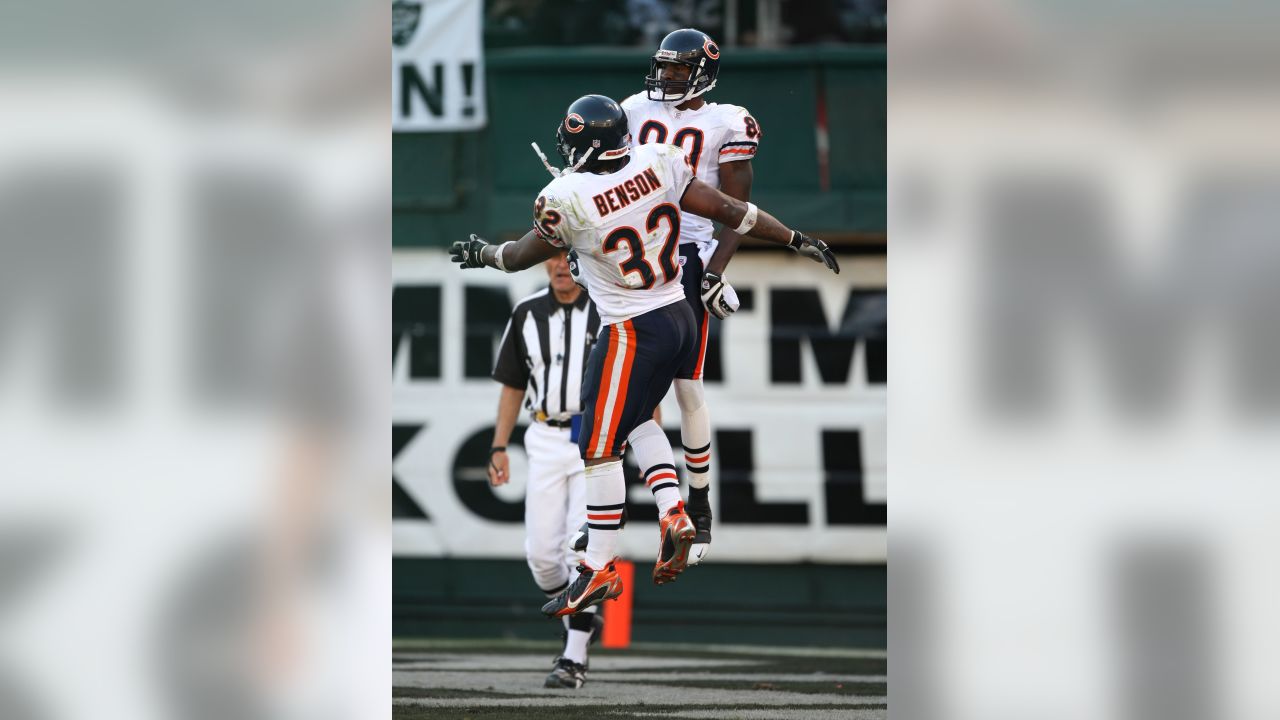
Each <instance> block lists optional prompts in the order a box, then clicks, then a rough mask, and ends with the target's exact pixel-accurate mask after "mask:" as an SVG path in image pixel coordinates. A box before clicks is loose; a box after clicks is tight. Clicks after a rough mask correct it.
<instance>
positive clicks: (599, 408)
mask: <svg viewBox="0 0 1280 720" xmlns="http://www.w3.org/2000/svg"><path fill="white" fill-rule="evenodd" d="M617 355H618V333H617V327H616V326H615V327H614V332H611V333H609V349H608V351H606V353H605V356H604V366H603V367H602V368H601V370H600V387H599V388H598V389H597V390H596V407H595V417H594V418H592V420H593V421H594V427H592V428H591V441H590V442H588V443H587V457H593V458H594V457H605V456H603V455H596V445H598V444H599V442H600V432H601V431H602V430H604V429H605V425H606V423H605V418H604V406H605V403H606V402H607V401H608V400H609V378H610V377H612V376H613V363H614V361H615V360H616V359H617Z"/></svg>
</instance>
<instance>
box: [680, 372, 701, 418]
mask: <svg viewBox="0 0 1280 720" xmlns="http://www.w3.org/2000/svg"><path fill="white" fill-rule="evenodd" d="M675 388H676V403H678V404H679V405H680V409H681V410H682V411H684V412H693V411H695V410H699V409H701V408H702V406H704V405H706V403H707V401H706V397H705V396H704V395H703V392H702V381H701V380H684V379H681V378H677V379H676V381H675Z"/></svg>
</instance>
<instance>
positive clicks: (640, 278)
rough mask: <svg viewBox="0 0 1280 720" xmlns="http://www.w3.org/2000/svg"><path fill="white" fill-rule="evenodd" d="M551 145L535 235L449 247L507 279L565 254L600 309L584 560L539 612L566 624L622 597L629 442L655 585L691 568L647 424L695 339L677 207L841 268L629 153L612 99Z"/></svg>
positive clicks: (650, 158)
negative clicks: (553, 153)
mask: <svg viewBox="0 0 1280 720" xmlns="http://www.w3.org/2000/svg"><path fill="white" fill-rule="evenodd" d="M556 138H557V149H558V150H559V152H560V155H561V157H563V158H564V161H565V162H566V163H567V166H566V167H565V168H564V169H563V170H557V169H555V168H552V167H551V166H550V164H549V163H548V164H547V167H548V170H551V171H552V175H554V176H556V177H555V179H554V180H552V181H551V182H550V183H549V184H548V185H547V186H546V187H545V188H543V190H542V192H540V193H539V194H538V198H537V200H536V201H535V203H534V207H533V230H532V231H530V232H528V233H526V234H525V235H524V237H522V238H521V239H519V240H516V241H513V242H507V243H503V244H501V245H490V244H489V243H487V242H485V241H484V240H483V239H481V238H479V237H476V236H475V235H472V236H471V238H470V239H469V240H465V241H460V242H456V243H454V244H453V245H452V246H451V248H450V253H451V255H452V256H453V261H454V262H456V263H459V264H461V266H462V268H464V269H465V268H478V267H493V268H497V269H499V270H503V271H505V272H515V271H518V270H524V269H526V268H530V267H533V266H534V265H536V264H538V263H540V262H542V261H544V260H546V259H547V258H549V257H551V256H552V255H554V254H555V253H556V252H558V249H559V248H562V247H571V248H573V249H574V250H576V251H577V254H578V260H579V264H580V272H581V274H582V277H583V278H584V280H585V281H586V284H587V288H588V290H589V292H590V294H591V299H592V301H593V302H594V303H595V304H596V307H597V309H598V311H599V313H600V322H601V326H602V327H601V331H600V333H599V335H598V336H597V341H596V345H595V347H594V349H593V350H592V352H591V356H590V358H589V359H588V367H587V371H586V375H585V377H584V378H583V381H582V387H583V397H582V400H583V421H582V429H581V432H580V433H579V438H578V450H579V452H580V453H581V455H582V458H583V461H584V464H585V466H586V480H587V491H586V492H587V523H588V525H589V527H590V529H591V532H590V536H589V539H588V542H587V549H586V558H585V561H584V562H583V563H582V564H581V565H579V567H578V575H577V577H576V578H575V579H574V580H573V582H571V583H570V584H569V587H568V588H566V589H565V590H564V591H563V592H561V593H560V595H558V596H556V597H555V598H552V599H551V600H550V601H549V602H548V603H547V604H546V605H544V606H543V608H542V612H543V613H545V614H547V615H550V616H565V615H572V614H576V613H579V612H581V611H583V610H585V609H586V608H588V607H591V606H594V605H598V604H600V603H602V602H604V601H605V600H607V599H610V598H614V597H617V596H618V595H619V594H620V593H621V592H622V581H621V579H620V578H619V577H618V573H617V570H616V569H615V567H614V560H615V559H616V558H615V554H614V551H615V548H616V546H617V540H618V537H617V536H618V530H619V526H620V524H621V520H622V509H623V507H624V506H625V500H626V482H625V480H624V479H623V472H622V455H623V453H624V452H625V451H626V450H627V448H628V443H630V448H631V450H632V452H633V453H635V455H636V459H637V461H638V464H639V466H640V468H641V469H642V472H643V473H644V477H645V479H646V484H647V485H648V486H649V488H650V490H652V491H653V494H654V499H655V501H656V502H657V505H658V516H659V532H660V537H659V544H658V560H657V562H656V563H655V565H654V570H653V580H654V582H655V583H658V584H662V583H665V582H670V581H672V580H674V579H675V578H676V576H678V575H679V574H680V573H681V572H682V571H684V569H685V568H686V567H687V564H688V556H689V550H690V546H691V545H692V543H693V539H694V535H695V533H696V530H695V529H694V526H693V523H692V521H691V520H690V519H689V516H688V514H687V513H686V512H685V509H684V503H683V502H681V500H680V493H679V487H678V485H677V484H676V483H675V482H674V481H675V472H674V470H675V465H674V458H673V457H672V455H671V446H670V445H668V444H667V442H666V438H665V435H663V433H662V430H661V428H660V427H658V425H657V423H655V422H654V421H653V412H654V409H655V408H656V407H657V405H658V402H659V401H661V400H662V398H663V397H664V396H665V395H666V394H667V391H668V390H669V389H670V388H671V383H672V381H673V380H674V379H675V377H676V375H677V374H678V373H679V372H680V368H682V367H687V365H688V363H689V361H690V358H691V357H692V356H693V355H694V353H695V352H697V349H698V345H699V343H700V339H699V337H698V336H697V333H696V330H695V327H696V321H695V319H694V316H693V312H692V310H691V309H690V307H689V304H688V303H687V302H686V301H685V293H684V289H683V287H682V285H681V283H680V277H681V274H682V268H681V267H680V264H679V255H678V251H677V248H678V245H679V238H680V230H681V225H682V223H683V218H684V217H685V215H684V212H691V213H694V214H697V215H699V216H702V217H704V218H710V219H712V220H715V221H717V222H721V223H723V224H725V225H726V226H728V227H732V228H734V229H735V230H734V231H735V232H737V233H739V234H748V235H751V236H752V237H757V238H761V239H764V240H769V241H772V242H776V243H779V244H782V245H787V246H788V247H791V248H793V249H795V250H796V251H797V252H799V253H801V254H803V255H805V256H806V257H809V258H811V259H813V260H814V261H816V262H820V263H824V264H825V265H826V266H827V267H828V268H830V269H831V270H832V271H834V272H839V271H840V266H839V265H838V264H837V262H836V259H835V256H834V255H833V254H832V253H831V250H830V248H828V247H827V244H826V243H824V242H822V241H821V240H817V239H814V238H811V237H808V236H806V235H804V234H803V233H801V232H798V231H794V230H790V229H788V228H787V227H786V226H784V225H783V224H782V223H780V222H778V220H776V219H775V218H774V217H773V216H772V215H770V214H768V213H766V212H764V211H763V210H759V209H758V208H757V207H756V206H755V205H752V204H751V203H749V202H742V201H740V200H737V199H735V198H732V197H729V196H728V195H725V194H723V193H721V192H720V191H719V190H716V189H715V188H713V187H712V186H710V185H708V184H706V183H704V182H702V181H700V180H698V179H697V178H695V177H694V173H693V170H692V167H691V166H690V164H689V163H688V159H687V156H686V153H685V151H684V150H682V149H680V148H679V147H677V146H674V145H670V144H660V143H652V144H647V145H640V146H637V147H634V148H633V147H632V146H631V134H630V132H629V130H628V124H627V116H626V114H625V113H624V112H623V110H622V108H621V107H620V106H619V105H618V103H616V102H614V101H613V100H611V99H609V98H607V97H604V96H601V95H587V96H585V97H582V98H579V99H578V100H576V101H574V103H573V104H572V105H570V106H569V108H568V109H567V110H566V111H565V115H564V118H563V119H562V120H561V121H560V123H559V125H558V126H557V128H556ZM535 149H536V146H535ZM539 153H540V151H539ZM540 154H541V153H540ZM543 162H544V163H545V162H546V158H545V157H544V158H543ZM682 211H683V212H682Z"/></svg>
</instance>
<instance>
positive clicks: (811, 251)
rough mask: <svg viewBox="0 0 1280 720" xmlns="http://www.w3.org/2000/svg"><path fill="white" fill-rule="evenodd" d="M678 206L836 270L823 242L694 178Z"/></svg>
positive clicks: (837, 268)
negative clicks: (784, 246) (782, 246)
mask: <svg viewBox="0 0 1280 720" xmlns="http://www.w3.org/2000/svg"><path fill="white" fill-rule="evenodd" d="M680 209H682V210H685V211H687V212H691V213H693V214H694V215H701V216H702V217H705V218H710V219H712V220H715V221H716V222H721V223H724V224H725V226H726V227H732V228H733V229H734V232H736V233H738V234H740V235H750V236H751V237H753V238H760V239H761V240H768V241H770V242H775V243H778V244H779V245H786V246H787V247H789V248H791V249H792V250H794V251H796V252H797V253H799V254H801V255H804V256H805V257H807V258H809V259H810V260H813V261H814V262H820V263H823V264H824V265H826V266H827V267H828V268H830V269H831V271H832V272H835V273H839V272H840V263H838V262H836V256H835V255H834V254H833V253H832V252H831V248H829V247H827V244H826V243H824V242H822V241H821V240H819V239H817V238H811V237H809V236H808V235H805V234H804V233H802V232H800V231H799V230H791V229H790V228H788V227H787V226H786V225H783V224H782V223H780V222H778V219H777V218H775V217H774V216H772V215H770V214H769V213H767V212H765V211H764V210H761V209H759V208H757V207H756V206H755V205H752V204H751V203H745V202H742V201H741V200H738V199H735V198H731V197H729V196H728V195H725V194H724V193H722V192H720V191H719V190H717V189H715V188H713V187H711V186H710V185H708V184H706V183H704V182H702V181H701V180H698V179H696V178H695V179H694V180H693V181H692V182H690V183H689V187H688V188H686V189H685V192H684V197H682V198H680Z"/></svg>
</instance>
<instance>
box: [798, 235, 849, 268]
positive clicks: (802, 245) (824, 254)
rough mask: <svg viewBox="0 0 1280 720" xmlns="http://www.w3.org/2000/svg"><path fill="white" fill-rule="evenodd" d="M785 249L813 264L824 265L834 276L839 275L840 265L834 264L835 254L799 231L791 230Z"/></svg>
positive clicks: (817, 240) (822, 243) (820, 242)
mask: <svg viewBox="0 0 1280 720" xmlns="http://www.w3.org/2000/svg"><path fill="white" fill-rule="evenodd" d="M787 247H789V248H791V249H792V250H795V251H796V252H797V253H798V254H800V255H803V256H804V257H807V258H809V259H810V260H812V261H814V262H820V263H822V264H824V265H826V266H827V268H828V269H829V270H831V271H832V272H834V273H835V274H837V275H839V274H840V263H838V262H836V256H835V254H834V253H832V252H831V248H830V247H827V244H826V243H824V242H822V241H821V240H819V239H818V238H811V237H809V236H808V235H805V234H804V233H802V232H800V231H799V230H792V231H791V242H789V243H787Z"/></svg>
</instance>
